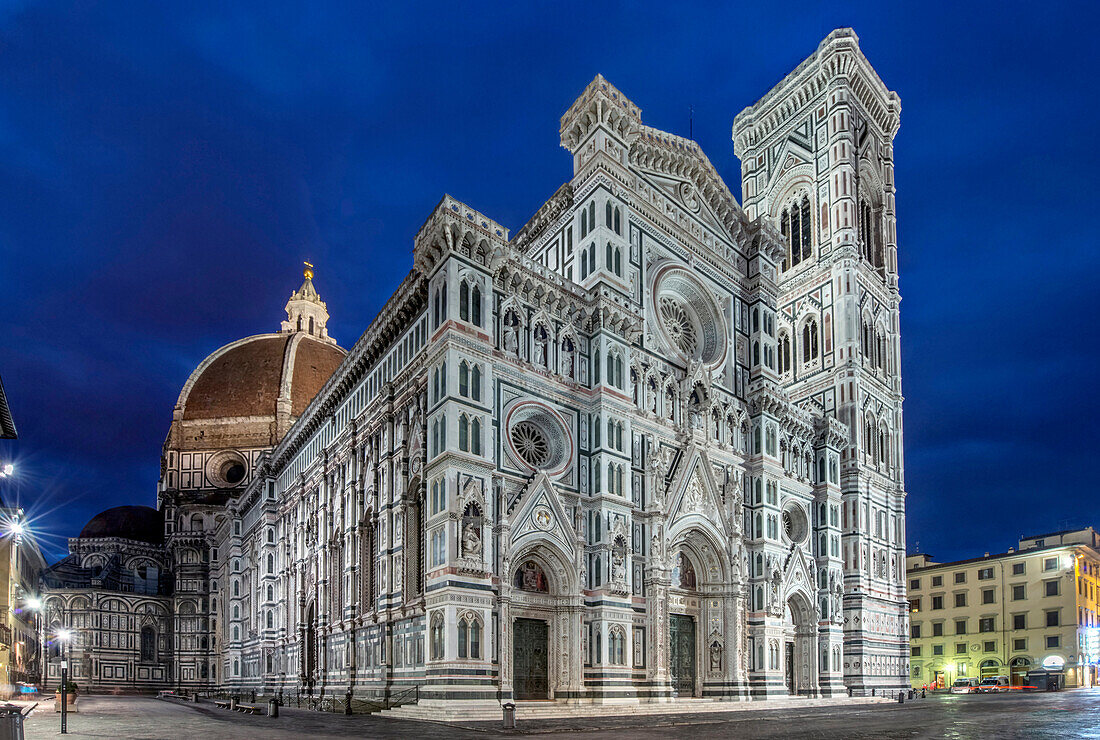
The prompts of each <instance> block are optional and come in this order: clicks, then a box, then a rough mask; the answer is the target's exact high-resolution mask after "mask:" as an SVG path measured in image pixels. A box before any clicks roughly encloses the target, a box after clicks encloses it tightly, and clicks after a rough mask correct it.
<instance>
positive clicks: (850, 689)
mask: <svg viewBox="0 0 1100 740" xmlns="http://www.w3.org/2000/svg"><path fill="white" fill-rule="evenodd" d="M851 695H852V687H851V686H849V687H848V696H851Z"/></svg>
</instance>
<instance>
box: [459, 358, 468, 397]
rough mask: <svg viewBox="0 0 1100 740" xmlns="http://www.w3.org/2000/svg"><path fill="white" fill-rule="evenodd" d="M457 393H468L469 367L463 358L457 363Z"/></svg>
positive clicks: (465, 394)
mask: <svg viewBox="0 0 1100 740" xmlns="http://www.w3.org/2000/svg"><path fill="white" fill-rule="evenodd" d="M458 395H460V396H469V395H470V367H469V366H468V365H467V364H466V361H465V360H463V361H462V362H460V363H459V364H458Z"/></svg>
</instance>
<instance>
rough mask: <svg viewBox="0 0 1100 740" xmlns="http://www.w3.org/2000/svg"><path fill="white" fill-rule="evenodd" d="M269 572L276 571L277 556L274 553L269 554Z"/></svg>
mask: <svg viewBox="0 0 1100 740" xmlns="http://www.w3.org/2000/svg"><path fill="white" fill-rule="evenodd" d="M267 572H268V573H274V572H275V556H274V555H272V554H271V553H268V554H267Z"/></svg>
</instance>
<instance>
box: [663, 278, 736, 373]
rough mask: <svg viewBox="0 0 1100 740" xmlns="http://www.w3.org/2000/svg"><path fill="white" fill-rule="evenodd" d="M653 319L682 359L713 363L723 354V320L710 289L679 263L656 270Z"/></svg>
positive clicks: (720, 358) (667, 341)
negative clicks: (654, 318)
mask: <svg viewBox="0 0 1100 740" xmlns="http://www.w3.org/2000/svg"><path fill="white" fill-rule="evenodd" d="M653 295H654V296H655V298H656V311H655V312H656V319H657V322H656V323H657V326H658V328H659V329H660V333H661V335H662V337H663V338H664V340H665V342H666V343H667V344H668V346H669V347H670V348H671V349H672V350H673V351H674V352H676V353H677V354H679V355H680V356H681V357H683V358H684V359H686V360H689V361H690V360H694V361H696V362H701V363H703V364H704V365H717V364H718V363H720V362H721V361H722V359H723V358H724V357H725V356H726V322H725V320H724V319H723V318H722V313H721V311H720V310H719V308H718V306H717V304H716V303H715V302H714V296H713V294H712V293H711V291H709V290H707V289H706V288H705V287H703V285H702V284H700V283H699V281H698V280H697V279H696V278H695V276H694V275H692V274H691V272H690V271H688V270H687V269H685V268H683V267H679V266H675V265H672V266H668V267H665V268H663V269H661V270H658V271H657V273H656V277H655V278H654V282H653Z"/></svg>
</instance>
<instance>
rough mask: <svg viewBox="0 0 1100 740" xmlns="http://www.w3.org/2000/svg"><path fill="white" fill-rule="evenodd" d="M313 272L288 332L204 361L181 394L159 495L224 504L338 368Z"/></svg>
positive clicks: (254, 339)
mask: <svg viewBox="0 0 1100 740" xmlns="http://www.w3.org/2000/svg"><path fill="white" fill-rule="evenodd" d="M312 276H313V275H312V271H311V270H307V271H306V278H305V282H304V283H303V285H302V287H301V288H300V289H299V290H297V291H295V292H294V293H293V294H292V295H291V298H290V301H289V302H288V303H287V305H286V311H287V320H286V321H284V322H283V323H282V327H281V330H280V331H278V332H275V333H271V334H257V335H255V336H251V337H245V338H244V339H240V340H238V341H236V342H231V343H230V344H227V345H225V346H224V347H221V348H220V349H218V350H216V351H215V352H213V353H212V354H211V355H210V356H208V357H207V358H206V359H205V360H203V361H202V362H201V363H199V366H198V367H197V368H195V370H194V372H192V373H191V376H190V377H189V378H188V379H187V382H186V383H185V384H184V386H183V390H182V391H180V395H179V400H178V401H177V402H176V406H175V408H174V409H173V411H172V425H171V427H170V429H169V432H168V438H167V439H166V440H165V443H164V450H163V455H162V460H161V483H160V492H161V494H162V497H163V495H164V494H166V493H173V494H176V496H175V497H178V498H180V499H183V500H187V499H192V500H195V499H203V500H205V501H206V502H209V503H221V502H222V501H223V500H224V499H225V498H227V497H228V495H229V494H231V493H234V492H236V491H238V490H240V489H242V488H243V487H244V486H246V485H247V484H248V482H249V480H250V479H251V477H252V473H253V471H254V470H255V467H256V463H257V461H258V459H259V456H260V455H261V454H262V453H263V452H265V451H267V450H269V449H271V448H272V447H274V446H275V445H276V444H278V443H279V441H280V440H281V439H282V438H283V436H284V435H285V434H286V433H287V431H288V430H289V429H290V427H291V425H292V424H293V423H294V422H295V421H296V420H297V419H298V417H299V416H301V414H302V412H303V411H305V409H306V407H307V406H308V405H309V403H310V401H312V400H313V398H314V396H316V395H317V393H318V391H320V390H321V388H322V387H323V386H324V385H325V383H326V382H327V381H328V379H329V378H330V377H331V376H332V374H333V372H335V370H336V368H337V367H339V365H340V363H341V362H342V361H343V359H344V357H345V356H346V355H347V351H346V350H344V349H342V348H341V347H339V346H337V344H336V342H335V340H333V339H332V338H331V337H329V335H328V330H327V328H326V323H327V320H328V311H327V310H326V307H325V304H324V302H322V301H321V300H320V296H318V294H317V291H316V290H315V289H314V287H313V282H312Z"/></svg>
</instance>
